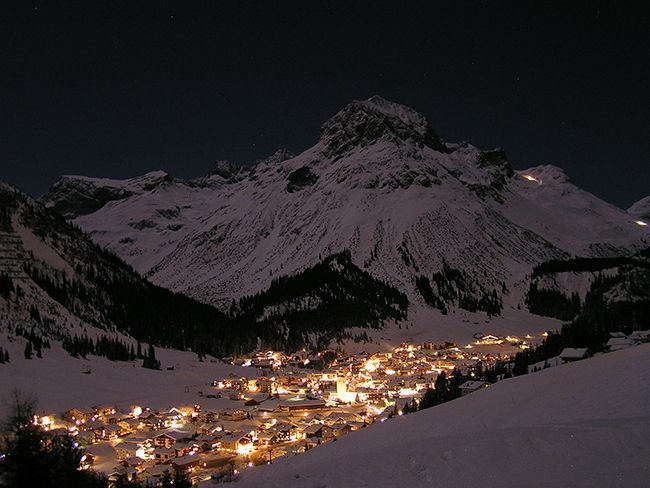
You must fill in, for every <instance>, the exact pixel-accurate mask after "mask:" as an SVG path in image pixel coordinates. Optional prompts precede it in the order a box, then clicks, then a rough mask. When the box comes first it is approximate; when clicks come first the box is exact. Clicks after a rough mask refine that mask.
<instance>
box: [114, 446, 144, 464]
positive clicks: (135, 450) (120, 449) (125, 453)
mask: <svg viewBox="0 0 650 488" xmlns="http://www.w3.org/2000/svg"><path fill="white" fill-rule="evenodd" d="M143 452H144V449H142V447H141V446H139V445H138V444H135V443H133V442H122V443H120V444H118V445H117V446H115V455H116V457H117V459H118V460H119V461H124V460H125V459H126V458H129V457H134V456H140V454H143ZM140 457H143V456H140Z"/></svg>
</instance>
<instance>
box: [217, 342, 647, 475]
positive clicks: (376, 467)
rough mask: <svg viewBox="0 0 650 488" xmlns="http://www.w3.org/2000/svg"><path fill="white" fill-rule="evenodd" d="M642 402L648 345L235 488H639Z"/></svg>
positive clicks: (505, 389) (446, 409) (342, 442)
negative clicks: (398, 487)
mask: <svg viewBox="0 0 650 488" xmlns="http://www.w3.org/2000/svg"><path fill="white" fill-rule="evenodd" d="M649 402H650V345H649V344H646V345H642V346H638V347H633V348H630V349H627V350H623V351H619V352H615V353H610V354H605V355H600V356H596V357H594V358H592V359H587V360H584V361H580V362H577V363H571V364H567V365H563V366H559V367H555V368H550V369H546V370H543V371H540V372H538V373H534V374H529V375H527V376H520V377H516V378H513V379H509V380H506V381H502V382H499V383H497V384H495V385H493V386H492V387H490V388H488V389H485V390H481V391H479V392H477V393H473V394H471V395H469V396H466V397H462V398H460V399H457V400H454V401H451V402H449V403H446V404H443V405H440V406H437V407H434V408H431V409H428V410H424V411H421V412H418V413H415V414H411V415H407V416H404V417H396V418H393V419H392V420H389V421H388V422H385V423H383V424H379V425H376V426H371V427H369V428H367V429H363V430H361V431H359V432H355V433H352V434H350V435H347V436H345V437H343V438H340V439H338V441H337V442H332V443H329V444H326V445H324V446H322V447H319V448H317V449H314V450H312V451H310V452H308V453H306V454H305V455H302V456H298V457H294V458H290V459H287V460H283V461H276V462H275V463H274V464H273V465H271V466H263V467H261V468H255V469H252V470H250V471H245V472H244V473H243V475H242V477H241V480H240V482H239V483H238V484H237V486H238V487H241V488H246V487H255V486H262V485H263V486H268V487H269V488H272V487H285V486H290V487H301V488H316V487H319V488H335V487H347V486H369V487H370V486H371V487H392V486H396V485H397V486H412V487H424V486H447V487H453V486H458V487H466V486H478V485H480V486H486V487H520V486H536V487H556V486H578V487H613V486H620V487H637V486H638V487H641V486H647V483H648V479H650V465H649V464H648V459H649V458H650V411H649V410H648V404H649ZM205 486H210V485H209V483H207V482H206V483H205Z"/></svg>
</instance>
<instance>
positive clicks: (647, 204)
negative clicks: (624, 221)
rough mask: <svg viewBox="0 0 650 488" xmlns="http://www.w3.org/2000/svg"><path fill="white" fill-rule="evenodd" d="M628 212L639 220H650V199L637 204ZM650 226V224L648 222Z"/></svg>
mask: <svg viewBox="0 0 650 488" xmlns="http://www.w3.org/2000/svg"><path fill="white" fill-rule="evenodd" d="M627 212H628V213H629V214H630V215H632V216H633V217H635V218H637V219H645V220H650V197H645V198H642V199H641V200H639V201H638V202H636V203H635V204H634V205H632V206H631V207H630V208H628V209H627ZM646 224H650V222H646Z"/></svg>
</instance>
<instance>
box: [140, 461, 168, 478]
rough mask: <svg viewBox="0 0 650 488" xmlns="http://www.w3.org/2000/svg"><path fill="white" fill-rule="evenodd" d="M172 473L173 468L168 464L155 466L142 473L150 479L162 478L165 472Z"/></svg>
mask: <svg viewBox="0 0 650 488" xmlns="http://www.w3.org/2000/svg"><path fill="white" fill-rule="evenodd" d="M166 471H167V472H169V473H170V474H171V473H173V471H174V470H173V468H171V466H169V465H168V464H156V465H155V466H150V467H148V468H147V469H145V471H144V473H145V474H146V475H148V476H150V477H152V478H162V477H163V475H164V474H165V472H166Z"/></svg>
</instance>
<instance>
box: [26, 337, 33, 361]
mask: <svg viewBox="0 0 650 488" xmlns="http://www.w3.org/2000/svg"><path fill="white" fill-rule="evenodd" d="M24 354H25V359H32V355H33V352H32V343H31V341H27V344H25V353H24Z"/></svg>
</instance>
